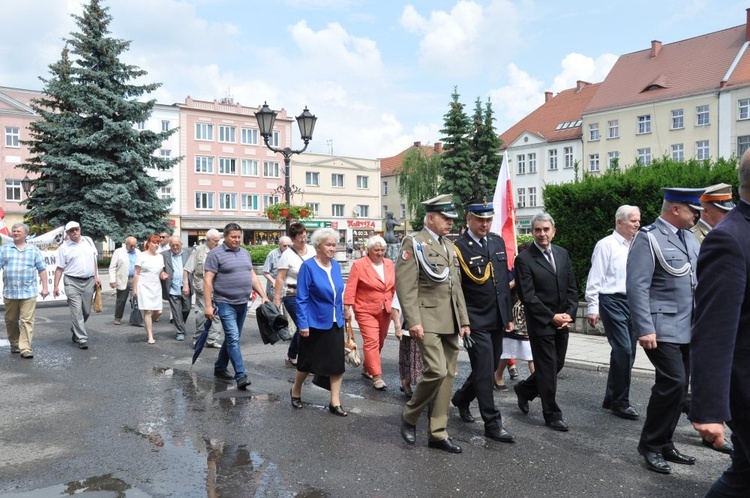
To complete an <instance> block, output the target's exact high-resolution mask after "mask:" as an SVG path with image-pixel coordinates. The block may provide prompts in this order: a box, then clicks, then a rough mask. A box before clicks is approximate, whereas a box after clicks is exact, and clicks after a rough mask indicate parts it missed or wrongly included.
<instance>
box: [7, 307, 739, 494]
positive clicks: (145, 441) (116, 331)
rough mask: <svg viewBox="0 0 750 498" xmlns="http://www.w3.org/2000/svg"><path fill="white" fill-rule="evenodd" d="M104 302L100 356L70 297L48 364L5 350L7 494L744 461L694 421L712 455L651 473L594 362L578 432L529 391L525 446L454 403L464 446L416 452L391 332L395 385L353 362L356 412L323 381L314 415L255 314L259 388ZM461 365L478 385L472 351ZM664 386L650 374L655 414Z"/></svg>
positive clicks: (359, 481)
mask: <svg viewBox="0 0 750 498" xmlns="http://www.w3.org/2000/svg"><path fill="white" fill-rule="evenodd" d="M104 304H105V311H104V313H101V314H96V315H94V316H93V317H92V319H91V320H90V322H89V323H90V329H91V330H92V333H91V340H90V349H89V350H88V351H81V350H79V349H78V348H77V347H75V345H74V344H73V343H72V342H71V341H70V334H69V332H68V330H69V328H70V327H69V323H68V315H67V313H68V312H67V307H65V306H64V305H62V306H59V305H54V306H44V307H43V308H40V309H39V311H38V318H37V327H36V334H35V341H34V344H35V345H34V351H35V354H36V357H35V358H34V359H33V360H23V359H21V358H19V356H18V355H11V354H10V353H9V352H8V351H9V350H8V347H7V343H6V345H5V346H0V400H2V402H1V403H0V448H1V449H0V497H4V498H7V497H10V496H14V497H15V496H19V497H27V498H30V497H49V496H61V495H68V494H73V493H74V492H76V493H83V495H84V496H85V497H93V496H97V497H98V496H107V497H109V496H119V497H129V498H133V497H162V496H179V497H192V496H217V497H245V496H262V497H265V496H282V497H286V496H299V497H338V496H342V497H344V496H346V497H349V496H362V497H381V496H382V497H393V496H438V497H440V496H461V497H474V496H512V497H515V498H523V497H527V496H528V497H532V496H533V497H538V496H550V497H557V496H575V497H581V496H589V497H618V496H622V497H660V498H663V497H680V498H683V497H693V496H703V495H704V494H705V492H706V490H707V489H708V487H709V486H710V483H711V482H713V481H714V480H715V478H716V476H717V475H718V474H719V473H720V472H721V471H722V470H723V469H724V468H725V467H726V466H727V465H728V457H726V456H724V455H721V454H719V453H716V452H713V451H711V450H709V449H706V448H704V447H702V446H700V444H699V440H698V438H697V437H696V436H695V434H694V432H693V431H692V429H690V427H689V423H688V422H687V421H686V420H685V419H684V418H683V419H682V420H681V423H680V426H679V427H678V431H677V434H676V438H675V440H676V442H677V444H678V447H679V448H680V449H681V450H682V451H684V452H685V453H688V454H692V455H695V456H696V457H698V464H697V465H695V466H693V467H686V466H674V467H675V468H674V472H673V474H671V475H669V476H663V475H658V474H654V473H652V472H648V471H647V470H645V468H644V466H643V463H642V461H641V459H640V457H639V456H638V455H637V453H636V451H635V447H636V443H637V438H638V434H639V431H640V427H641V422H634V421H626V420H621V419H618V418H616V417H613V416H612V415H610V414H608V413H605V412H603V411H602V410H601V409H600V408H599V405H600V403H601V397H602V390H603V386H604V383H605V381H606V376H605V374H603V373H599V372H596V371H591V370H583V369H578V368H566V369H565V370H563V372H562V375H561V379H560V396H559V402H560V403H561V405H562V407H563V410H564V413H565V417H566V419H567V421H568V422H569V423H570V425H571V431H570V432H569V433H564V434H561V433H556V432H553V431H551V430H549V429H547V428H546V427H544V426H543V419H542V415H541V407H540V404H539V402H538V401H536V402H533V403H532V406H531V413H530V414H529V415H528V416H523V415H522V414H521V413H520V412H519V411H518V409H517V407H516V405H515V397H514V396H513V395H510V394H507V393H497V394H496V400H497V402H498V404H499V405H500V407H501V409H502V411H503V414H504V417H505V425H506V427H507V428H508V429H509V430H511V431H512V432H513V433H514V434H515V435H516V436H517V441H518V443H517V444H515V445H508V444H500V443H495V442H488V441H487V440H486V439H485V438H484V437H482V430H481V423H478V424H465V423H463V422H461V421H460V419H458V417H457V414H456V413H455V410H454V411H452V415H453V417H452V418H451V421H450V424H449V428H448V429H449V432H450V433H451V435H452V437H453V438H454V440H455V441H456V442H458V443H459V444H461V445H462V446H463V448H464V453H463V454H461V455H449V454H446V453H443V452H440V451H436V450H430V449H428V448H427V447H426V442H427V441H426V422H425V418H424V416H423V417H422V419H421V420H420V423H419V425H418V434H417V435H418V443H417V445H416V446H414V447H408V446H406V445H405V444H404V443H403V442H402V441H401V438H400V437H399V434H398V427H399V420H400V411H401V406H402V404H403V399H402V398H401V397H400V395H399V392H398V387H397V386H398V379H397V376H398V373H397V372H398V359H397V351H398V347H397V342H396V341H395V340H393V339H391V338H389V340H388V341H387V343H386V346H385V349H384V369H385V372H386V374H385V380H386V382H387V383H388V384H389V386H390V387H389V389H388V390H386V391H385V392H378V391H375V390H374V389H372V387H370V384H369V383H368V382H366V381H365V380H364V379H362V378H361V377H360V371H361V370H360V369H352V370H350V371H348V372H347V373H346V376H345V381H344V392H345V395H344V398H343V401H344V406H345V408H347V409H348V410H349V412H350V416H349V417H347V418H344V419H342V418H339V417H334V416H332V415H330V414H329V413H328V412H327V410H325V409H324V406H325V405H326V404H327V395H326V394H327V393H326V392H324V391H322V390H319V389H317V388H313V387H311V386H306V387H305V389H304V390H303V400H304V401H305V404H306V406H305V409H303V410H300V411H294V410H292V408H291V407H290V406H289V398H288V396H289V394H288V393H289V388H290V386H291V383H290V382H291V379H292V377H293V370H291V369H289V368H285V367H284V364H283V358H284V356H285V351H286V347H285V345H276V346H262V345H261V342H260V338H259V337H258V333H257V328H256V326H255V324H254V318H250V319H249V320H248V322H247V326H246V328H245V331H244V333H245V335H244V337H243V351H244V355H245V358H246V361H247V364H248V366H249V370H250V374H251V377H250V378H251V380H252V382H253V384H252V389H251V391H249V392H248V393H242V392H238V391H236V390H235V387H234V386H233V385H228V384H225V383H222V382H215V381H214V379H213V377H212V375H211V373H212V361H213V359H214V358H215V356H216V353H217V350H206V351H204V353H203V356H202V357H201V359H199V361H198V363H197V364H196V365H195V366H194V367H192V368H191V365H190V356H191V354H192V351H191V349H190V345H189V342H183V343H178V342H176V341H174V339H173V332H172V330H171V326H170V325H169V323H168V321H166V320H162V322H160V323H159V324H157V328H156V339H157V343H156V344H155V345H152V346H150V345H147V344H146V342H145V332H144V331H143V329H139V328H135V327H130V326H127V325H123V326H119V327H117V326H114V325H113V324H112V308H113V306H114V298H113V297H111V296H109V295H107V296H105V299H104ZM459 363H460V372H459V376H458V379H457V381H462V380H463V379H464V378H465V377H466V375H467V373H468V359H467V356H466V354H465V353H463V352H462V353H461V356H460V361H459ZM524 369H525V367H523V368H522V372H523V370H524ZM650 387H651V383H650V381H649V379H647V378H642V377H639V378H637V379H635V385H634V392H633V401H634V404H635V406H636V408H637V409H638V410H639V411H641V413H643V412H644V411H645V404H646V402H647V399H648V394H649V389H650ZM472 410H473V412H474V413H475V414H476V413H477V409H476V406H473V407H472ZM84 490H88V491H86V492H84ZM92 490H99V491H97V492H93V491H92Z"/></svg>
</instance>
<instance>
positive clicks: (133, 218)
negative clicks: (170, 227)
mask: <svg viewBox="0 0 750 498" xmlns="http://www.w3.org/2000/svg"><path fill="white" fill-rule="evenodd" d="M100 4H101V2H100V1H99V0H91V2H90V3H89V4H88V5H86V6H85V7H84V11H83V15H81V16H76V15H74V16H73V17H74V19H75V21H76V24H77V25H78V27H79V29H80V31H78V32H74V33H71V38H70V39H69V40H67V44H68V45H69V46H70V47H71V50H70V53H71V54H72V55H73V56H75V60H74V61H73V62H72V63H71V62H70V60H69V57H70V54H69V53H68V49H67V47H66V49H65V50H63V53H62V58H61V60H60V61H59V62H57V63H56V64H52V65H51V66H50V71H51V74H52V77H51V78H50V79H48V80H44V79H42V81H43V82H44V83H45V88H44V90H43V92H42V93H43V95H44V96H43V97H42V98H40V99H37V100H35V101H33V102H32V107H33V108H34V110H35V111H36V112H37V113H39V115H40V116H41V118H42V119H40V120H39V121H36V122H34V123H32V124H31V126H30V128H31V140H30V141H29V142H27V143H28V145H29V147H30V150H31V152H32V154H33V156H32V158H31V159H30V161H29V162H28V163H27V164H23V165H20V166H19V167H21V168H24V169H26V170H28V171H30V172H36V173H38V174H40V175H41V176H40V177H39V178H38V179H37V180H36V181H35V183H36V185H37V187H41V188H36V189H35V190H34V191H33V192H32V193H31V195H30V197H29V200H28V203H29V206H30V207H31V209H32V211H31V212H30V216H32V217H36V216H39V217H44V218H46V219H48V220H49V221H50V222H51V223H53V224H55V225H60V224H63V223H65V222H66V221H69V220H76V221H79V222H80V223H81V225H82V226H83V231H84V233H85V234H86V235H89V236H91V237H93V238H95V239H101V238H103V237H104V236H107V235H109V236H110V237H111V238H112V239H113V240H115V241H122V240H123V239H124V238H125V237H126V236H128V235H134V236H136V237H138V238H145V236H146V235H148V234H150V233H153V232H155V231H161V230H163V229H164V228H166V224H167V220H166V215H167V214H168V212H169V203H170V202H171V200H165V199H160V198H159V196H158V194H157V191H158V189H159V188H160V187H162V186H165V185H166V184H168V182H160V181H157V180H156V179H155V178H153V177H151V176H149V175H148V173H147V168H156V169H167V168H170V167H172V166H173V165H175V164H176V163H177V162H178V161H179V158H175V159H164V158H161V157H156V156H155V155H154V152H155V151H156V150H157V149H159V148H160V147H161V144H162V142H163V141H164V140H165V139H167V138H168V137H169V136H170V135H171V134H172V133H174V132H175V131H176V130H174V129H173V130H170V131H168V132H159V133H155V132H152V131H147V130H144V131H139V130H136V129H135V128H134V123H140V122H143V121H146V120H147V119H148V117H149V116H150V114H151V111H152V109H153V106H154V104H155V101H154V100H149V101H147V102H139V101H138V99H139V98H140V97H142V96H143V95H144V94H147V93H150V92H153V91H154V90H156V89H157V88H158V87H159V86H160V84H158V83H152V84H145V85H135V84H133V83H131V81H132V80H135V79H136V78H140V77H142V76H144V75H146V72H145V71H144V70H142V69H140V68H138V67H136V66H132V65H128V64H124V63H122V62H121V61H120V56H121V55H122V54H123V53H124V52H125V51H127V50H128V48H129V46H130V42H129V41H124V40H119V39H116V38H112V37H110V36H108V35H109V33H110V31H109V29H108V26H109V24H110V22H111V21H112V17H111V16H110V15H109V14H108V10H109V8H103V7H102V6H101V5H100ZM47 178H52V179H54V180H55V182H56V184H57V188H56V189H55V192H54V194H52V195H50V194H49V193H48V192H46V190H47V189H46V188H44V183H45V181H46V179H47Z"/></svg>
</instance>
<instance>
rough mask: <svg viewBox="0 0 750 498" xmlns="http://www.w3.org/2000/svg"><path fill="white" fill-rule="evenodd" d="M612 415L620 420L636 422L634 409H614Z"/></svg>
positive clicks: (636, 414) (636, 417)
mask: <svg viewBox="0 0 750 498" xmlns="http://www.w3.org/2000/svg"><path fill="white" fill-rule="evenodd" d="M612 415H614V416H616V417H620V418H626V419H628V420H638V416H639V415H638V412H637V411H635V408H633V407H632V406H629V407H627V408H620V407H614V408H612Z"/></svg>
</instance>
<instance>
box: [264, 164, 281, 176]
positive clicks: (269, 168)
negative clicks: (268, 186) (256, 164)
mask: <svg viewBox="0 0 750 498" xmlns="http://www.w3.org/2000/svg"><path fill="white" fill-rule="evenodd" d="M263 176H264V177H266V178H279V177H280V176H281V175H279V163H278V162H276V161H263Z"/></svg>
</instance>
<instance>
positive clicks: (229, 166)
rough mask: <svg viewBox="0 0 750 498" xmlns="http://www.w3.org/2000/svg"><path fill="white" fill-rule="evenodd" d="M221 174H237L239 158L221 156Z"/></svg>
mask: <svg viewBox="0 0 750 498" xmlns="http://www.w3.org/2000/svg"><path fill="white" fill-rule="evenodd" d="M219 174H220V175H236V174H237V159H235V158H233V157H220V158H219Z"/></svg>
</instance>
